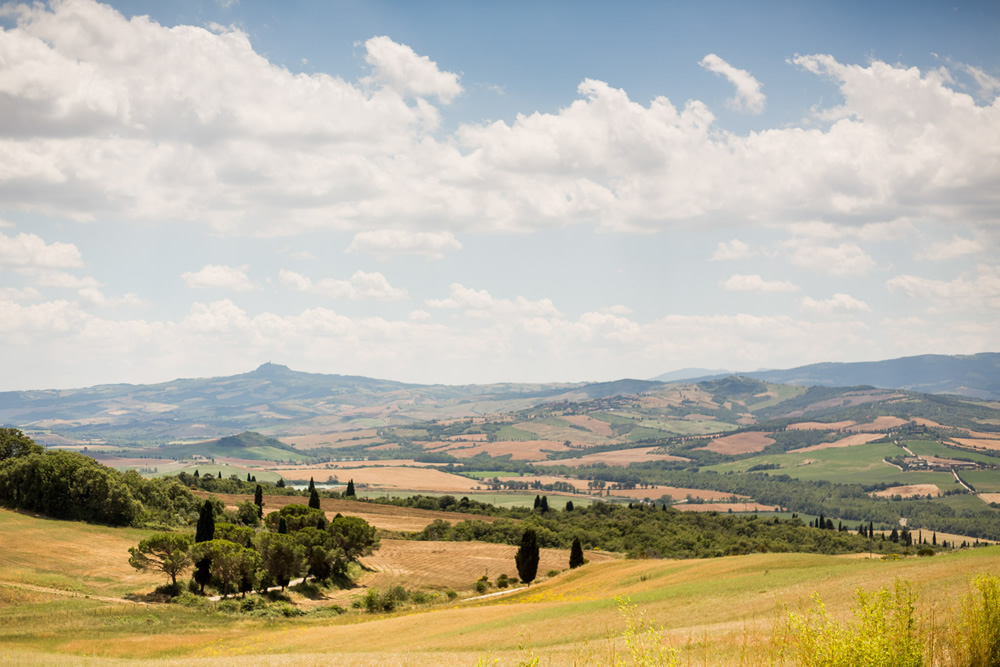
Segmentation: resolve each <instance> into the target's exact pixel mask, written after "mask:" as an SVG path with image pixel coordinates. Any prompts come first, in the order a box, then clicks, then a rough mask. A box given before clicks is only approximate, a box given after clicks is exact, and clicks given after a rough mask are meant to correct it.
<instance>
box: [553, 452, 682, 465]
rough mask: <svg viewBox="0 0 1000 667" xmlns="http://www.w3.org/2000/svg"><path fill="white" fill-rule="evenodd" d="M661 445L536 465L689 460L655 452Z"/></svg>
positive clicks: (617, 463)
mask: <svg viewBox="0 0 1000 667" xmlns="http://www.w3.org/2000/svg"><path fill="white" fill-rule="evenodd" d="M658 449H659V447H635V448H632V449H619V450H616V451H613V452H596V453H594V454H586V455H584V456H581V457H580V458H578V459H560V460H558V461H539V462H538V463H537V464H536V465H540V466H554V465H563V466H569V467H571V468H579V467H581V466H589V465H593V464H595V463H606V464H608V465H609V466H627V465H628V464H630V463H642V462H644V461H687V460H688V459H686V458H684V457H682V456H673V455H671V454H654V453H653V452H654V451H656V450H658Z"/></svg>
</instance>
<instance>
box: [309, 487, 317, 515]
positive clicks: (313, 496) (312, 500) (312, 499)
mask: <svg viewBox="0 0 1000 667" xmlns="http://www.w3.org/2000/svg"><path fill="white" fill-rule="evenodd" d="M309 507H311V508H313V509H314V510H318V509H319V493H318V492H317V491H316V489H315V488H314V489H313V490H312V491H310V492H309Z"/></svg>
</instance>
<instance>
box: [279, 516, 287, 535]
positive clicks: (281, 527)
mask: <svg viewBox="0 0 1000 667" xmlns="http://www.w3.org/2000/svg"><path fill="white" fill-rule="evenodd" d="M278 532H279V533H280V534H282V535H287V534H288V523H287V522H286V521H285V517H280V518H279V519H278Z"/></svg>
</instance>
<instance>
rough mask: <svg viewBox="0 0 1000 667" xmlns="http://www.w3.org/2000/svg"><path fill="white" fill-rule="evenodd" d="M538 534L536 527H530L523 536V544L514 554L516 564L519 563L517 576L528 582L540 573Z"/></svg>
mask: <svg viewBox="0 0 1000 667" xmlns="http://www.w3.org/2000/svg"><path fill="white" fill-rule="evenodd" d="M538 556H539V553H538V534H537V533H535V529H534V528H528V529H526V530H525V531H524V534H523V535H522V536H521V546H520V547H518V549H517V553H516V554H514V564H515V565H517V576H519V577H520V578H521V581H523V582H524V583H526V584H530V583H531V582H532V581H534V580H535V575H536V574H538Z"/></svg>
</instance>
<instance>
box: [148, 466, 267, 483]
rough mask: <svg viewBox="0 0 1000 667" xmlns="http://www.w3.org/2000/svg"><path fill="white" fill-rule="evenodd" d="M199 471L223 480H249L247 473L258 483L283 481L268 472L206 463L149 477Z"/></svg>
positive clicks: (191, 473) (200, 473)
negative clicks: (235, 477)
mask: <svg viewBox="0 0 1000 667" xmlns="http://www.w3.org/2000/svg"><path fill="white" fill-rule="evenodd" d="M195 470H197V471H198V474H199V475H211V476H213V477H218V476H219V473H220V472H221V473H222V478H223V479H229V477H230V476H231V475H236V476H237V477H239V478H240V479H242V480H245V479H246V478H247V473H248V472H249V473H250V474H251V475H253V476H254V477H256V478H257V481H258V482H277V481H278V480H279V479H281V475H279V474H278V473H274V472H268V471H266V470H248V469H247V468H238V467H236V466H231V465H228V464H225V463H211V462H209V461H205V462H204V463H192V464H188V465H185V466H184V467H182V468H178V469H176V470H169V471H162V470H161V471H160V472H158V473H154V474H152V475H149V476H150V477H166V476H167V475H176V474H177V473H180V472H186V473H188V474H190V475H193V474H194V471H195Z"/></svg>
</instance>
